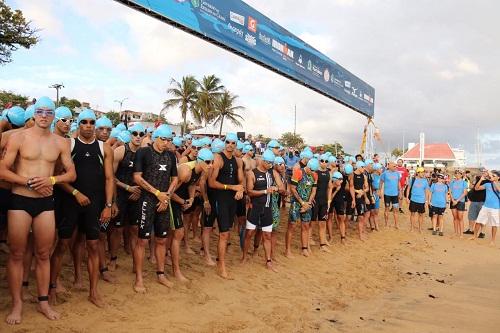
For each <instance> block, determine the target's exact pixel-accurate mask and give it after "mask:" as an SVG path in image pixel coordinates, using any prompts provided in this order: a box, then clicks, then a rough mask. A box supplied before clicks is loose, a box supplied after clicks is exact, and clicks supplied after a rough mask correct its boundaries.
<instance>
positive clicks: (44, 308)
mask: <svg viewBox="0 0 500 333" xmlns="http://www.w3.org/2000/svg"><path fill="white" fill-rule="evenodd" d="M36 310H37V311H38V312H40V313H41V314H43V315H44V316H45V317H47V319H49V320H57V319H59V317H61V315H60V314H59V313H57V312H56V311H54V310H52V308H51V307H50V305H49V303H48V302H40V303H38V306H37V307H36Z"/></svg>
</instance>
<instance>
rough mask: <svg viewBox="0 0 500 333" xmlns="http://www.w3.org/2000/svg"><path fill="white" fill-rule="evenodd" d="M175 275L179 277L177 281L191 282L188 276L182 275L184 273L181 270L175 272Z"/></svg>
mask: <svg viewBox="0 0 500 333" xmlns="http://www.w3.org/2000/svg"><path fill="white" fill-rule="evenodd" d="M174 276H175V278H176V279H177V281H179V282H182V283H186V282H189V280H188V279H186V277H185V276H184V275H182V273H181V272H180V271H177V272H175V273H174Z"/></svg>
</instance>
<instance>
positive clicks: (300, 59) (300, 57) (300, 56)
mask: <svg viewBox="0 0 500 333" xmlns="http://www.w3.org/2000/svg"><path fill="white" fill-rule="evenodd" d="M299 64H301V65H302V54H301V55H299Z"/></svg>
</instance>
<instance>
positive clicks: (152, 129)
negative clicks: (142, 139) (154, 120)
mask: <svg viewBox="0 0 500 333" xmlns="http://www.w3.org/2000/svg"><path fill="white" fill-rule="evenodd" d="M154 130H155V129H154V127H148V128H146V132H147V133H153V132H154Z"/></svg>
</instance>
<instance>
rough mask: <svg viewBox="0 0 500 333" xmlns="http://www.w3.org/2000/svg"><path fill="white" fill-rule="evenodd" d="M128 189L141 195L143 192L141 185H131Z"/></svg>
mask: <svg viewBox="0 0 500 333" xmlns="http://www.w3.org/2000/svg"><path fill="white" fill-rule="evenodd" d="M128 191H129V192H130V193H132V194H135V195H137V197H139V195H140V194H141V187H140V186H129V188H128Z"/></svg>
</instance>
